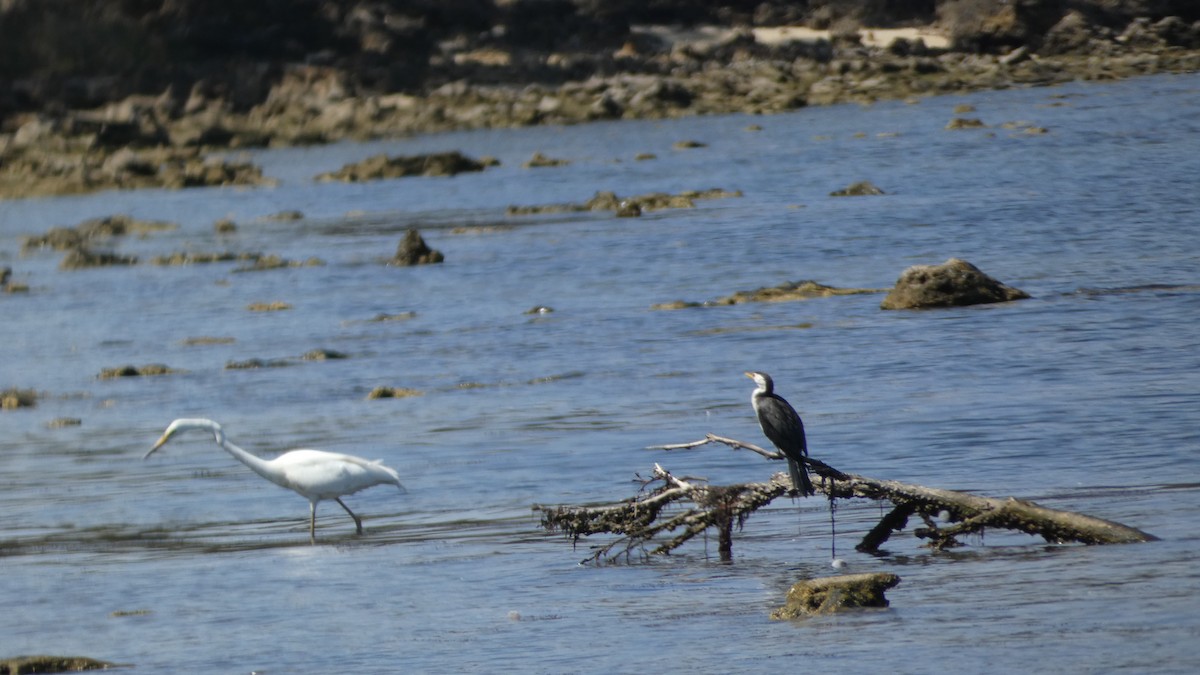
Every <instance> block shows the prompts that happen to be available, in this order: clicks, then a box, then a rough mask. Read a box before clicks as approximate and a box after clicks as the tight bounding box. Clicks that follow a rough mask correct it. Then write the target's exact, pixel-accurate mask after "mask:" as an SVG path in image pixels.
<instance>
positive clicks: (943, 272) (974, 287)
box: [880, 258, 1029, 309]
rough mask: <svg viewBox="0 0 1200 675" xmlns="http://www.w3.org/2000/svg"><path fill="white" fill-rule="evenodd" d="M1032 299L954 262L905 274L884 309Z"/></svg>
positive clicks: (966, 264)
mask: <svg viewBox="0 0 1200 675" xmlns="http://www.w3.org/2000/svg"><path fill="white" fill-rule="evenodd" d="M1028 297H1029V294H1028V293H1026V292H1025V291H1022V290H1020V289H1017V288H1013V287H1011V286H1008V285H1006V284H1003V283H1001V282H999V281H997V280H995V279H993V278H992V277H989V276H988V275H986V274H984V273H983V272H981V271H980V270H979V268H978V267H975V266H974V265H972V264H971V263H969V262H967V261H966V260H961V259H959V258H951V259H949V260H947V261H946V262H944V263H942V264H941V265H913V266H912V267H909V268H908V269H906V270H904V272H903V273H902V274H901V275H900V278H899V279H897V280H896V286H895V287H894V288H893V289H892V290H891V291H889V292H888V294H887V297H886V298H884V299H883V303H882V304H880V307H881V308H882V309H921V308H926V307H962V306H966V305H980V304H986V303H992V302H1008V301H1009V300H1023V299H1025V298H1028Z"/></svg>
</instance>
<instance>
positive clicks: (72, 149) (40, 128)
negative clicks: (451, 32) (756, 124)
mask: <svg viewBox="0 0 1200 675" xmlns="http://www.w3.org/2000/svg"><path fill="white" fill-rule="evenodd" d="M11 4H13V5H14V6H17V7H18V8H19V7H20V6H22V5H23V4H24V3H21V2H14V3H11ZM50 4H54V3H50ZM182 4H183V5H188V3H182ZM476 4H481V5H488V6H490V7H492V8H493V9H495V8H498V7H501V6H503V8H505V9H507V10H508V11H509V13H510V14H511V13H512V12H514V11H516V10H515V9H514V8H516V7H518V6H525V5H537V6H538V7H539V8H540V9H539V11H545V12H549V9H548V8H553V7H558V8H559V9H560V10H562V11H566V10H567V9H573V12H574V13H573V14H570V17H571V20H572V21H574V22H576V23H577V24H579V25H575V26H573V28H574V29H575V30H576V31H577V35H585V36H590V38H589V39H587V40H583V39H565V38H563V37H562V36H559V37H560V39H554V40H543V39H541V38H537V39H535V38H536V36H524V38H520V36H514V35H512V32H513V30H514V28H513V27H514V26H515V25H516V24H515V23H513V22H512V21H511V20H510V21H509V23H507V24H497V25H494V26H492V28H491V30H490V31H482V32H479V31H476V32H475V33H474V34H473V35H474V37H471V38H468V37H465V34H464V33H461V32H460V33H459V34H456V36H455V37H453V38H452V39H451V38H449V37H448V38H447V39H445V40H443V41H441V42H437V43H436V44H432V45H427V49H426V51H425V52H423V54H422V55H423V56H424V58H425V59H426V60H425V61H424V62H422V63H421V64H420V65H421V67H420V68H419V69H418V70H419V74H418V75H413V76H412V77H409V78H407V79H408V80H413V81H412V82H408V83H407V84H405V85H404V86H398V85H397V86H393V87H386V86H384V85H386V84H387V82H386V81H385V82H382V83H381V82H379V81H372V80H371V78H370V77H368V76H367V75H368V74H369V73H370V72H373V71H371V70H370V69H367V68H365V67H363V66H362V65H361V64H358V65H357V66H355V65H354V64H348V63H347V61H346V59H345V58H338V57H339V55H338V54H334V55H326V56H325V57H323V58H316V57H315V56H312V55H310V56H309V57H308V58H307V59H305V60H290V61H270V62H258V63H257V64H255V63H242V64H241V65H242V67H241V68H239V69H237V70H233V71H226V72H225V74H224V76H223V77H224V78H225V80H224V81H222V79H221V76H219V75H216V74H214V73H212V72H206V73H205V74H204V75H203V76H202V77H198V78H196V79H194V81H193V82H192V84H191V86H190V87H189V88H188V89H187V90H183V89H182V88H181V87H179V86H176V85H175V84H171V85H169V86H166V87H165V88H164V89H163V90H162V91H161V92H160V93H158V94H146V93H133V94H128V95H124V94H123V89H124V88H123V87H119V86H112V87H110V89H111V91H110V93H109V94H108V96H109V98H111V100H104V98H105V94H104V93H103V89H104V87H103V86H101V85H102V84H103V83H104V82H108V83H109V84H111V78H109V79H107V80H106V79H104V76H100V75H96V76H94V77H92V78H90V79H89V78H84V79H83V80H81V82H82V84H79V83H77V84H79V86H82V87H84V88H85V89H87V90H88V91H89V92H90V93H89V95H88V96H85V97H82V99H83V101H85V102H90V103H95V105H90V106H88V107H73V106H72V100H71V99H70V97H65V98H64V97H63V96H59V97H57V98H55V97H54V96H51V95H49V94H42V95H40V98H39V96H38V95H34V94H31V93H30V92H37V91H41V92H49V91H55V90H54V88H53V87H52V86H50V84H49V83H48V80H47V78H46V77H43V80H38V79H37V78H26V79H19V80H18V79H14V80H12V81H11V82H8V83H0V115H2V117H0V199H13V198H25V197H34V196H41V195H55V194H69V193H80V192H89V191H94V190H104V189H134V188H141V187H167V188H184V187H192V186H210V185H262V184H270V183H271V178H270V177H269V176H264V175H263V174H262V171H261V170H260V169H259V168H258V167H256V166H254V165H252V164H250V163H248V162H245V161H241V160H239V159H236V158H231V151H236V150H238V149H242V148H257V147H283V146H291V145H302V144H316V143H328V142H334V141H340V140H345V139H360V140H365V139H374V138H392V137H399V136H405V135H411V134H417V133H428V132H438V131H448V130H459V129H474V128H489V127H490V128H494V127H515V126H528V125H539V124H552V125H561V124H578V123H585V122H589V121H595V120H613V119H647V118H672V117H681V116H689V115H709V114H722V113H735V112H740V113H753V114H772V113H779V112H785V111H790V110H795V109H798V108H801V107H804V106H807V105H826V104H834V103H843V102H860V103H869V102H872V101H878V100H887V99H893V100H894V99H910V100H915V99H919V98H920V97H924V96H932V95H938V94H946V93H952V92H965V91H973V90H982V89H1001V88H1008V87H1018V86H1045V85H1052V84H1057V83H1064V82H1069V81H1074V80H1116V79H1122V78H1128V77H1134V76H1140V75H1149V74H1157V73H1181V72H1193V71H1197V70H1200V7H1190V6H1189V5H1188V4H1187V3H1179V2H1170V1H1165V2H1158V3H1139V2H1133V3H1115V4H1117V5H1122V4H1123V5H1129V7H1128V8H1126V9H1125V10H1122V11H1124V14H1122V13H1121V12H1119V11H1117V10H1115V9H1112V7H1110V6H1111V5H1113V4H1114V3H1106V2H1104V1H1103V0H1078V1H1076V2H1069V1H1066V0H1062V1H1052V0H1014V2H1011V3H1001V2H991V1H989V0H977V1H975V2H970V1H968V0H954V1H951V0H945V1H943V2H937V3H933V2H930V3H924V4H926V5H930V6H934V5H936V7H937V10H936V13H933V14H930V13H929V12H925V13H924V15H923V16H924V18H925V19H926V20H928V22H927V23H923V24H922V23H915V22H914V21H913V20H912V19H913V17H904V16H885V17H875V18H883V19H885V20H886V19H891V20H894V21H899V22H901V23H907V27H904V28H900V29H896V28H889V29H886V30H885V29H872V28H866V27H864V26H863V24H862V23H861V22H860V21H861V20H863V19H867V18H871V17H870V16H869V15H863V14H861V13H860V14H859V15H853V14H845V15H843V16H840V17H838V15H837V14H836V12H834V13H830V12H832V10H830V12H827V13H826V15H819V14H816V10H815V9H812V8H813V7H818V6H820V7H825V8H826V9H828V8H829V7H836V6H840V5H854V4H855V3H837V2H828V3H819V2H818V3H809V6H810V10H811V11H810V12H809V14H807V15H804V16H800V17H797V16H793V15H789V14H780V12H782V9H780V7H782V6H784V5H786V4H787V3H779V4H772V3H762V4H761V5H760V8H761V7H774V8H775V9H776V10H777V11H775V13H774V14H772V13H771V12H767V11H765V10H762V11H757V10H756V12H755V13H754V14H753V16H752V17H750V18H749V19H747V18H746V17H745V16H740V15H738V16H734V17H733V19H734V20H731V21H730V22H728V23H727V24H724V25H722V24H716V23H695V24H691V25H687V26H684V27H680V26H679V25H674V26H672V27H670V28H668V27H665V26H664V25H662V24H641V25H638V24H632V23H629V22H628V19H629V18H637V17H626V20H625V21H624V22H621V21H616V22H615V23H614V20H613V19H612V17H611V16H608V15H603V13H602V12H600V11H599V10H595V11H593V12H592V13H590V14H589V13H587V12H585V11H584V10H585V8H586V7H591V5H588V4H587V3H571V2H566V1H565V0H564V1H563V2H554V1H551V2H542V3H529V2H525V3H521V2H511V3H487V2H482V3H476ZM616 4H617V5H620V6H621V7H624V5H622V4H621V3H616ZM698 4H700V5H704V6H705V7H708V5H707V4H706V3H698ZM793 4H802V3H793ZM858 4H860V5H861V4H862V3H858ZM898 4H905V3H898ZM913 4H915V5H921V4H922V3H913ZM714 6H715V5H714ZM964 6H969V7H967V8H964ZM971 8H973V9H971ZM625 9H628V8H625ZM710 9H711V8H710ZM968 9H971V11H968ZM1102 10H1104V11H1102ZM12 11H13V10H12V8H11V7H10V8H9V9H8V12H7V13H8V14H11V13H12ZM380 11H382V10H380ZM530 11H532V10H530ZM614 11H615V10H614ZM714 11H715V10H714ZM955 12H957V13H955ZM1131 12H1145V14H1138V15H1134V14H1131ZM1170 12H1176V13H1170ZM561 14H562V12H561V11H560V15H561ZM760 14H761V15H762V16H759V15H760ZM1191 14H1196V16H1192V15H1191ZM560 15H553V14H548V15H547V16H542V15H541V14H538V15H536V16H533V18H532V19H530V20H531V21H533V23H534V24H535V25H540V24H538V22H545V21H550V20H551V19H554V17H556V16H557V17H558V18H557V20H558V21H560V23H561V21H562V20H563V16H566V15H561V16H560ZM506 16H507V15H506ZM714 16H716V17H719V16H721V15H720V14H719V13H716V14H710V15H709V16H708V17H707V18H712V17H714ZM4 18H5V12H4V10H3V9H0V37H3V33H4V31H5V28H6V27H5V25H4V20H3V19H4ZM377 18H378V17H377ZM385 18H386V17H385ZM526 18H529V17H526ZM651 18H654V17H651ZM700 18H701V19H704V18H706V17H703V16H702V17H700ZM779 18H783V19H793V20H794V19H806V20H808V21H809V23H810V24H815V25H816V27H813V26H812V25H810V26H799V25H788V26H783V27H779V26H773V25H761V24H762V23H764V22H769V21H771V20H772V19H779ZM905 18H908V19H909V20H908V21H903V19H905ZM916 18H917V19H920V18H922V17H921V16H917V17H916ZM423 20H425V24H423V25H425V26H428V23H429V17H428V16H426V17H423ZM492 20H496V19H495V17H493V19H492ZM568 23H570V22H568ZM382 25H383V26H385V27H386V26H393V28H391V29H390V30H392V31H393V32H394V33H396V34H395V35H391V37H390V38H389V39H392V40H395V39H397V38H398V37H403V36H404V35H405V33H404V32H403V31H405V30H409V31H411V28H412V27H411V26H410V25H409V24H404V23H403V22H399V23H397V22H393V23H391V24H388V23H387V22H386V21H385V22H384V23H383V24H382ZM396 26H399V27H396ZM406 26H407V28H406ZM498 27H499V28H504V27H507V31H498ZM601 28H605V29H606V30H601ZM364 30H365V29H364ZM379 30H383V31H384V33H383V34H381V35H383V36H384V37H387V36H388V35H387V34H386V33H387V31H386V30H384V29H383V28H380V29H379ZM546 30H549V29H546ZM498 32H499V33H500V34H501V36H504V37H505V39H501V38H500V37H498V36H497V33H498ZM559 32H561V28H560V29H559ZM372 34H374V33H372ZM537 35H542V33H537ZM597 36H599V37H597ZM360 37H361V36H360ZM576 37H577V36H576ZM376 38H378V39H383V38H382V37H380V36H379V35H376ZM519 38H520V39H519ZM365 40H366V38H362V40H360V43H361V44H360V46H359V49H360V51H361V49H362V45H363V44H366V42H364V41H365ZM389 44H391V43H389ZM389 49H391V50H392V52H395V50H396V49H398V47H389ZM389 53H390V52H389ZM250 66H257V68H256V69H255V68H250ZM247 68H250V70H251V71H252V72H253V73H255V76H254V77H251V78H250V80H251V82H250V84H245V83H242V85H241V86H242V88H243V89H249V90H251V91H253V92H258V93H257V94H246V93H244V92H242V93H239V90H238V82H235V81H234V80H238V79H239V78H244V77H245V76H246V73H247V72H248V71H247ZM143 79H149V80H151V84H149V85H147V87H150V86H153V78H149V77H148V76H143ZM378 79H379V78H376V80H378ZM385 79H386V78H385ZM392 79H393V80H396V79H400V80H403V79H405V78H392ZM89 86H90V89H88V87H89ZM39 87H40V88H39ZM98 92H100V93H98ZM18 94H19V95H18ZM76 98H79V97H76ZM22 101H23V102H24V103H22Z"/></svg>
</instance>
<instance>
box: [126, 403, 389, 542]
mask: <svg viewBox="0 0 1200 675" xmlns="http://www.w3.org/2000/svg"><path fill="white" fill-rule="evenodd" d="M184 431H207V432H210V433H211V434H212V435H213V439H214V440H215V441H216V442H217V445H219V446H221V447H222V448H224V449H225V451H226V452H228V453H229V454H231V455H233V456H234V458H235V459H237V460H238V461H240V462H241V463H242V464H245V465H246V466H248V467H250V468H251V469H252V470H253V471H254V473H257V474H258V475H260V476H262V477H263V478H266V479H267V480H269V481H271V482H272V483H274V484H276V485H279V486H281V487H285V488H287V489H289V490H292V491H294V492H296V493H297V494H299V495H300V496H302V497H304V498H305V499H307V500H308V504H309V516H310V517H309V525H308V536H309V541H311V542H316V538H317V502H319V501H321V500H322V499H332V500H334V501H336V502H337V503H338V504H340V505H341V507H342V508H343V509H346V513H349V514H350V517H351V518H353V519H354V525H355V527H356V528H357V529H358V533H359V534H362V519H361V518H359V517H358V516H357V515H355V514H354V512H353V511H351V510H350V507H348V506H346V504H345V503H344V502H342V499H341V498H342V497H343V496H344V495H349V494H354V493H355V492H358V491H359V490H365V489H366V488H369V487H372V486H375V485H385V484H387V485H395V486H396V487H398V488H400V489H401V490H403V489H404V486H403V485H401V484H400V474H398V473H396V471H395V469H391V468H389V467H386V466H384V465H383V463H382V460H369V459H363V458H362V457H355V456H354V455H343V454H340V453H336V452H325V451H323V450H291V451H289V452H285V453H283V454H282V455H280V456H278V457H276V458H275V459H271V460H266V459H262V458H261V457H256V456H254V455H252V454H250V453H248V452H246V451H245V450H243V449H241V448H239V447H238V446H236V445H234V444H233V443H230V442H229V440H228V439H226V438H225V432H224V431H223V430H222V429H221V425H220V424H217V423H216V422H214V421H212V420H206V419H178V420H175V421H174V422H171V424H170V426H168V427H167V430H166V431H164V432H163V435H162V437H161V438H159V439H158V442H157V443H155V444H154V447H152V448H150V450H149V452H147V453H146V455H145V457H143V458H142V459H145V458H146V457H149V456H150V455H152V454H154V451H155V450H158V449H159V448H161V447H162V446H163V445H165V444H166V443H167V441H169V440H171V439H172V438H173V437H174V436H175V435H176V434H178V433H182V432H184Z"/></svg>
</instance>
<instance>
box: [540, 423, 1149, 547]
mask: <svg viewBox="0 0 1200 675" xmlns="http://www.w3.org/2000/svg"><path fill="white" fill-rule="evenodd" d="M708 443H722V444H724V445H728V446H730V447H732V448H734V449H735V450H737V449H745V450H750V451H752V452H755V453H757V454H759V455H761V456H763V457H765V458H767V459H771V460H783V459H786V458H785V457H784V456H783V454H782V453H779V452H776V451H771V450H765V449H763V448H761V447H759V446H757V445H754V444H752V443H745V442H743V441H738V440H735V439H732V438H725V437H723V436H717V435H715V434H708V435H707V436H705V437H704V438H703V439H701V440H698V441H692V442H689V443H678V444H672V445H660V446H653V449H661V450H679V449H687V448H695V447H699V446H701V445H706V444H708ZM805 463H806V464H807V465H808V468H809V471H810V472H812V473H813V474H814V475H816V476H817V477H818V480H817V481H815V482H814V484H815V487H816V489H817V491H818V492H822V493H824V494H825V495H826V496H827V497H828V498H829V499H830V501H831V506H832V504H833V503H834V501H833V500H836V499H837V498H839V497H840V498H855V499H872V500H876V501H888V502H891V503H892V504H893V505H894V508H893V509H892V510H891V511H890V512H888V513H887V514H886V515H885V516H884V517H883V518H882V519H880V521H879V523H878V524H876V525H875V527H873V528H872V529H871V530H870V531H869V532H868V533H867V534H866V535H865V536H864V537H863V539H862V541H861V542H859V544H858V546H857V547H856V548H857V549H858V550H859V551H861V552H866V553H873V552H877V551H878V550H879V548H880V546H882V545H883V544H884V542H886V541H887V540H888V539H889V538H890V537H891V534H892V532H896V531H900V530H902V529H904V528H905V527H907V525H908V520H909V518H910V517H912V516H913V515H917V516H920V517H921V519H922V520H923V521H924V522H925V527H921V528H917V529H915V530H914V532H913V533H914V534H915V535H916V536H917V537H919V538H922V539H926V540H928V546H930V547H931V548H933V549H935V550H941V549H945V548H950V547H953V546H958V545H960V542H959V541H958V539H957V538H958V537H959V536H960V535H963V534H971V533H977V532H982V531H983V530H984V529H985V528H1003V529H1007V530H1015V531H1019V532H1025V533H1027V534H1031V535H1035V536H1040V537H1042V538H1043V539H1045V540H1046V541H1048V542H1051V543H1067V542H1076V543H1082V544H1124V543H1135V542H1147V541H1154V540H1156V539H1157V537H1155V536H1154V535H1152V534H1149V533H1146V532H1143V531H1141V530H1138V529H1136V528H1132V527H1129V526H1127V525H1122V524H1121V523H1116V522H1113V521H1110V520H1104V519H1102V518H1096V517H1093V516H1088V515H1084V514H1081V513H1074V512H1070V511H1059V510H1057V509H1051V508H1047V507H1044V506H1041V505H1039V504H1035V503H1034V502H1030V501H1024V500H1019V499H1015V498H1012V497H1009V498H1006V499H997V498H993V497H981V496H977V495H972V494H968V493H965V492H958V491H954V490H944V489H939V488H929V487H925V486H922V485H914V484H911V483H902V482H899V481H893V480H880V479H876V478H869V477H866V476H859V475H856V474H848V473H844V472H842V471H839V470H838V469H835V468H834V467H831V466H829V465H828V464H825V463H824V462H821V461H819V460H816V459H812V458H806V459H805ZM641 483H642V491H641V493H640V494H638V495H635V496H634V497H630V498H628V499H625V500H623V501H621V502H619V503H617V504H611V505H603V506H557V507H546V506H540V505H534V507H533V508H534V510H536V511H541V512H542V525H543V527H545V528H546V529H549V530H551V531H556V532H562V533H565V534H566V535H567V536H569V537H571V539H572V541H573V542H578V541H579V539H580V538H581V537H585V536H589V535H593V534H601V533H607V534H617V535H621V538H620V539H618V540H616V541H613V542H610V543H608V544H605V545H603V546H599V547H597V548H595V549H594V551H593V553H592V555H591V556H590V557H589V558H588V560H593V561H599V560H601V559H608V560H609V561H612V560H615V559H617V558H619V557H621V556H622V555H624V556H628V555H629V554H630V553H631V552H632V551H634V550H641V551H643V552H645V546H646V545H647V544H649V543H650V542H651V541H652V540H654V538H655V537H656V536H657V535H659V534H662V533H664V532H676V531H678V534H675V535H674V537H673V538H672V539H671V540H669V541H664V542H662V543H660V544H658V545H657V547H655V548H653V549H652V550H650V551H649V554H665V553H670V552H671V551H672V550H674V549H676V548H678V547H679V546H681V545H682V544H684V543H685V542H687V541H688V540H690V539H692V538H693V537H695V536H696V535H698V534H702V533H704V532H705V531H707V530H708V529H709V528H715V529H716V530H717V533H718V550H719V553H720V556H721V559H722V560H729V559H731V558H732V550H733V543H732V533H733V527H734V526H735V525H736V526H737V527H738V528H741V527H742V525H743V524H744V523H745V521H746V519H747V518H748V517H749V516H750V514H752V513H754V512H755V511H757V510H758V509H760V508H762V507H763V506H766V505H767V504H769V503H770V502H771V501H772V500H774V499H775V498H777V497H779V496H781V495H784V494H788V493H789V491H790V488H791V484H790V482H789V479H788V477H787V475H786V474H784V473H778V474H776V475H774V476H773V477H772V478H771V480H770V481H768V482H766V483H742V484H736V485H729V486H716V485H709V484H707V483H706V482H703V481H700V480H698V479H682V478H678V477H676V476H674V475H672V474H671V473H670V472H668V471H667V470H666V469H663V468H662V467H661V466H660V465H658V464H655V465H654V471H653V473H652V475H651V478H649V479H642V480H641ZM655 484H657V486H656V487H653V489H648V488H650V486H653V485H655ZM688 503H690V506H687V507H686V508H684V510H683V511H680V512H675V511H671V512H667V511H665V508H666V507H667V506H668V505H672V504H675V505H678V504H688ZM937 520H942V521H943V522H945V523H949V525H947V526H943V527H939V526H938V525H937V522H936V521H937ZM614 550H616V553H613V551H614ZM585 562H587V561H586V560H585Z"/></svg>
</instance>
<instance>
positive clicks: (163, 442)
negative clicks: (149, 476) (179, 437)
mask: <svg viewBox="0 0 1200 675" xmlns="http://www.w3.org/2000/svg"><path fill="white" fill-rule="evenodd" d="M169 440H171V434H163V435H162V437H161V438H159V439H158V442H157V443H155V444H154V447H153V448H150V449H149V450H147V451H146V454H144V455H142V459H146V458H147V457H149V456H150V455H153V454H154V451H155V450H158V449H159V448H161V447H162V446H164V445H166V443H167V441H169Z"/></svg>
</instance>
